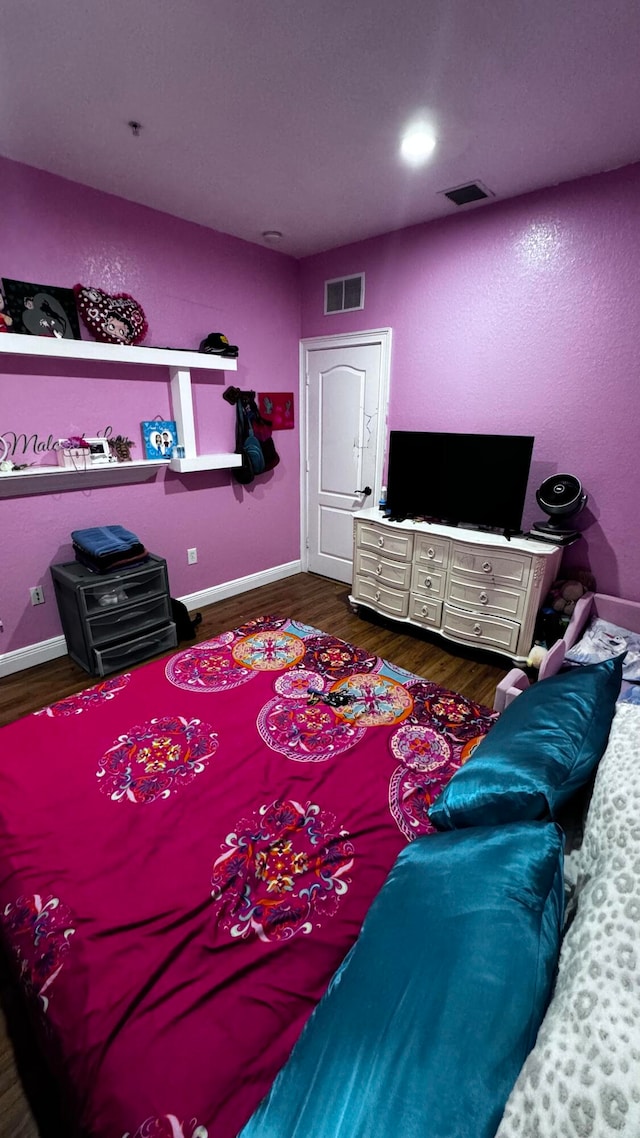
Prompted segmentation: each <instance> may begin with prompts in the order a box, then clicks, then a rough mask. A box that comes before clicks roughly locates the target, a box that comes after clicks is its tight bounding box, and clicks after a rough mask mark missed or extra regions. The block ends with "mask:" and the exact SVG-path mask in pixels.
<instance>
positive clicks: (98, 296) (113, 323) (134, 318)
mask: <svg viewBox="0 0 640 1138" xmlns="http://www.w3.org/2000/svg"><path fill="white" fill-rule="evenodd" d="M73 291H74V293H75V294H76V304H77V306H78V312H79V313H80V315H81V317H82V319H83V321H84V323H85V324H86V326H87V328H88V329H89V331H90V332H91V333H92V334H93V335H94V336H95V338H96V340H101V341H102V342H103V343H106V344H138V343H139V342H140V340H142V339H144V337H145V336H146V334H147V321H146V318H145V314H144V312H143V311H142V309H141V307H140V305H139V304H138V302H137V300H134V299H133V297H132V296H129V295H128V294H127V293H126V292H119V293H117V295H116V296H109V293H107V292H103V291H102V289H99V288H85V287H84V285H80V284H78V285H76V286H75V288H74V290H73Z"/></svg>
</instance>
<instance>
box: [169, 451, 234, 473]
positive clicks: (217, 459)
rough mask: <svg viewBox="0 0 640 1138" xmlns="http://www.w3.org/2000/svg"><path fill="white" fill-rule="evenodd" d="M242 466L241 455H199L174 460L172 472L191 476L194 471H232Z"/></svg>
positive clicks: (170, 465) (170, 466)
mask: <svg viewBox="0 0 640 1138" xmlns="http://www.w3.org/2000/svg"><path fill="white" fill-rule="evenodd" d="M234 466H242V455H241V454H197V455H195V457H194V458H172V459H171V461H170V463H169V469H170V470H176V471H178V472H179V473H180V474H189V473H190V472H193V471H194V470H230V469H231V468H232V467H234Z"/></svg>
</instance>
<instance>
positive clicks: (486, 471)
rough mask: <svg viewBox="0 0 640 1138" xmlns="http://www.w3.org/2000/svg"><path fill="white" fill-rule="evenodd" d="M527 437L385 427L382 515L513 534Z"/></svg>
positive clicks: (523, 488)
mask: <svg viewBox="0 0 640 1138" xmlns="http://www.w3.org/2000/svg"><path fill="white" fill-rule="evenodd" d="M533 441H534V440H533V437H532V436H530V435H466V434H465V435H463V434H452V433H448V432H439V431H391V432H390V436H389V463H388V472H387V513H388V514H390V515H391V517H395V518H401V517H421V518H426V519H427V520H429V521H438V522H444V523H445V524H450V525H463V526H464V525H470V526H476V527H479V528H486V529H499V530H504V531H506V532H508V533H518V532H519V531H520V527H521V525H522V510H523V508H524V499H525V495H526V492H527V482H528V480H529V467H530V465H531V454H532V451H533Z"/></svg>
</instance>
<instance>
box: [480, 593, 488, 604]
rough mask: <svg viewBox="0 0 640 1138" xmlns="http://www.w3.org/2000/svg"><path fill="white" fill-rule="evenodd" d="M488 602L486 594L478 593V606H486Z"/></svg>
mask: <svg viewBox="0 0 640 1138" xmlns="http://www.w3.org/2000/svg"><path fill="white" fill-rule="evenodd" d="M488 600H489V598H488V596H487V594H486V593H480V604H481V605H486V603H487V601H488Z"/></svg>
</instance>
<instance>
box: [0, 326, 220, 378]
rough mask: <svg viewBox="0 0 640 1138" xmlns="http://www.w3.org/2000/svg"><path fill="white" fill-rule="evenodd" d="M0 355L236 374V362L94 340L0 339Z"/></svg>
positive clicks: (12, 336)
mask: <svg viewBox="0 0 640 1138" xmlns="http://www.w3.org/2000/svg"><path fill="white" fill-rule="evenodd" d="M0 355H9V356H39V357H40V358H41V359H58V360H93V361H94V362H101V361H102V362H106V363H122V364H147V365H149V364H155V365H156V366H160V367H169V368H180V369H182V368H199V369H202V370H204V371H236V370H237V367H238V361H237V360H231V359H223V358H222V357H221V356H211V355H208V354H207V353H205V352H190V351H183V350H182V349H180V348H145V347H144V346H142V345H141V346H136V345H135V344H134V345H131V344H100V343H98V342H97V341H95V340H57V339H55V337H49V336H20V335H18V333H16V332H5V333H4V334H3V335H2V336H0Z"/></svg>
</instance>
